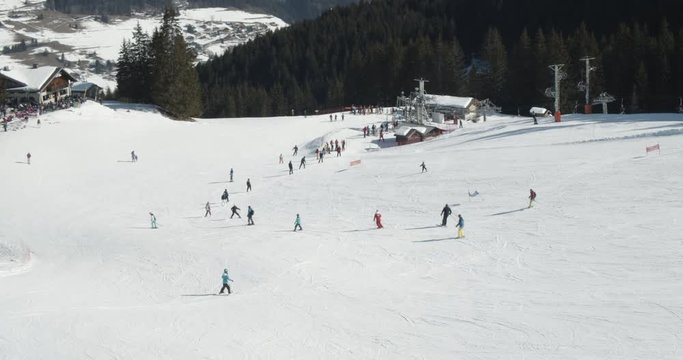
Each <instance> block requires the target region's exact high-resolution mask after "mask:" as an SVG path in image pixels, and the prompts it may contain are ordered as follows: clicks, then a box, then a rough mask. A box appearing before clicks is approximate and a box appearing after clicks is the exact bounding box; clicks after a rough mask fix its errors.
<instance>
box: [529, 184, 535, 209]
mask: <svg viewBox="0 0 683 360" xmlns="http://www.w3.org/2000/svg"><path fill="white" fill-rule="evenodd" d="M535 200H536V192H535V191H534V190H533V189H529V208H530V207H531V204H532V203H533V202H534V201H535Z"/></svg>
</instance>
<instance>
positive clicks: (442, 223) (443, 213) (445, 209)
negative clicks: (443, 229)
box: [441, 204, 453, 226]
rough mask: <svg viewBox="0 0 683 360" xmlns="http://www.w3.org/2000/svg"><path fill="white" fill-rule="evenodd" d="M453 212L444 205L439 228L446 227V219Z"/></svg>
mask: <svg viewBox="0 0 683 360" xmlns="http://www.w3.org/2000/svg"><path fill="white" fill-rule="evenodd" d="M452 213H453V211H451V208H450V206H448V204H446V206H444V207H443V210H441V215H442V216H443V219H441V226H446V223H447V222H448V217H449V216H451V214H452Z"/></svg>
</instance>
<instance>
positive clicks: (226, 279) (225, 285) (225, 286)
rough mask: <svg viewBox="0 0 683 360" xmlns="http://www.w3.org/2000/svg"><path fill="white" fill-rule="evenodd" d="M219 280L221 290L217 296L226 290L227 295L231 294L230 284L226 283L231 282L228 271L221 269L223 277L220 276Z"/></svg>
mask: <svg viewBox="0 0 683 360" xmlns="http://www.w3.org/2000/svg"><path fill="white" fill-rule="evenodd" d="M221 278H222V279H223V287H222V288H221V292H219V293H218V294H222V293H223V291H224V290H225V289H228V295H230V294H232V292H231V291H230V284H228V282H230V281H232V279H231V278H230V276H229V275H228V269H223V275H221Z"/></svg>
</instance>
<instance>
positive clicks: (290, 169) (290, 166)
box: [287, 160, 294, 175]
mask: <svg viewBox="0 0 683 360" xmlns="http://www.w3.org/2000/svg"><path fill="white" fill-rule="evenodd" d="M287 166H288V167H289V175H292V174H294V166H293V165H292V160H290V161H289V164H288V165H287Z"/></svg>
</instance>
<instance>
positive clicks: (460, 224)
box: [455, 214, 465, 239]
mask: <svg viewBox="0 0 683 360" xmlns="http://www.w3.org/2000/svg"><path fill="white" fill-rule="evenodd" d="M455 227H456V228H458V237H457V239H460V238H464V237H465V230H463V229H464V228H465V219H463V218H462V215H460V214H458V224H457V225H455Z"/></svg>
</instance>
